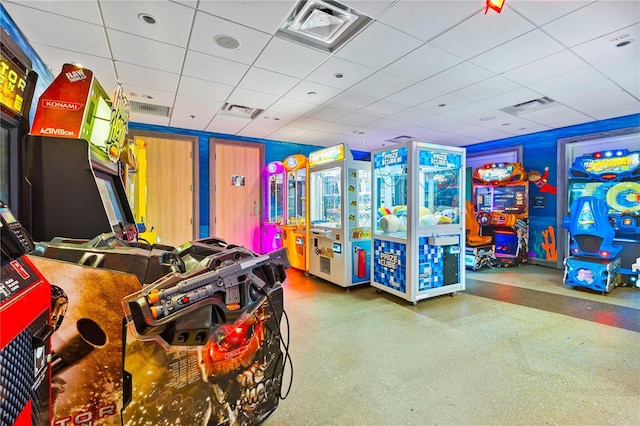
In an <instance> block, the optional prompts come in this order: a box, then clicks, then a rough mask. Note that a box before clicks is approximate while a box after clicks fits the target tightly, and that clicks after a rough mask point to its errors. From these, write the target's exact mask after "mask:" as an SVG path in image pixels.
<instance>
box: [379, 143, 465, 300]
mask: <svg viewBox="0 0 640 426" xmlns="http://www.w3.org/2000/svg"><path fill="white" fill-rule="evenodd" d="M372 155H373V157H372V158H373V162H372V167H373V208H374V209H375V211H376V221H375V225H374V226H373V249H372V250H373V262H372V265H371V267H372V280H371V285H372V286H373V287H375V288H376V291H386V292H389V293H391V294H394V295H396V296H398V297H401V298H403V299H405V300H408V301H409V302H412V303H413V304H414V305H415V304H416V302H417V301H419V300H422V299H426V298H428V297H433V296H439V295H443V294H451V295H453V294H454V293H455V292H456V291H462V290H464V287H465V286H464V282H465V281H464V275H465V269H464V262H463V259H462V257H461V256H462V254H463V253H464V246H465V228H464V216H462V215H461V214H460V200H463V199H464V196H463V194H464V193H463V191H464V187H465V182H464V177H465V173H464V171H465V151H464V149H462V148H454V147H449V146H440V145H434V144H429V143H423V142H416V141H411V142H407V143H404V144H400V146H396V145H394V148H393V149H383V150H377V151H373V153H372Z"/></svg>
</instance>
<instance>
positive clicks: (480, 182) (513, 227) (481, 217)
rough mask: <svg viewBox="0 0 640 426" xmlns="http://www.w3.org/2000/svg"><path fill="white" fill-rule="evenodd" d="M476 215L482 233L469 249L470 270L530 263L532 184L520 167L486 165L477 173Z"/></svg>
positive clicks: (468, 264)
mask: <svg viewBox="0 0 640 426" xmlns="http://www.w3.org/2000/svg"><path fill="white" fill-rule="evenodd" d="M473 215H474V216H475V221H476V222H477V223H478V225H479V226H480V231H479V233H478V235H476V236H474V238H472V239H471V242H472V244H470V245H469V246H468V247H467V248H466V253H465V266H466V267H467V268H470V269H473V270H477V269H479V268H481V267H482V266H490V267H493V266H504V267H506V266H513V265H521V264H523V263H525V262H526V261H527V247H528V244H529V219H528V218H529V182H528V181H527V175H526V173H525V171H524V168H523V167H522V165H521V164H520V163H492V164H485V165H484V166H482V167H479V168H477V169H475V170H474V172H473ZM474 225H475V224H474ZM467 230H468V232H469V231H472V230H473V227H470V226H469V225H468V226H467Z"/></svg>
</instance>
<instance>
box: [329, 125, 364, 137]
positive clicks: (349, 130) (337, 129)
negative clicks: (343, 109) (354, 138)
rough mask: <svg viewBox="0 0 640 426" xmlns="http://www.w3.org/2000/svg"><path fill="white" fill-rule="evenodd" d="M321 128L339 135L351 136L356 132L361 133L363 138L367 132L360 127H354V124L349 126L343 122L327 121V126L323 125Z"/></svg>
mask: <svg viewBox="0 0 640 426" xmlns="http://www.w3.org/2000/svg"><path fill="white" fill-rule="evenodd" d="M320 130H322V131H325V132H331V133H337V134H339V135H345V136H351V135H354V134H358V135H360V133H361V135H360V138H363V137H364V136H363V135H364V134H365V132H364V131H363V130H362V129H359V128H354V126H349V125H346V124H341V123H335V122H333V123H327V124H326V125H325V126H323V127H322V128H321V129H320Z"/></svg>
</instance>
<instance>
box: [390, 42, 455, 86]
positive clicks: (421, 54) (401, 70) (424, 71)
mask: <svg viewBox="0 0 640 426" xmlns="http://www.w3.org/2000/svg"><path fill="white" fill-rule="evenodd" d="M463 61H464V59H462V58H459V57H457V56H454V55H452V54H451V53H448V52H445V51H444V50H441V49H438V48H437V47H433V46H430V45H428V44H425V45H423V46H421V47H419V48H417V49H416V50H414V51H413V52H411V53H408V54H407V55H405V56H403V57H401V58H399V59H398V60H397V61H395V62H394V63H392V64H390V65H388V66H387V67H385V68H384V72H387V73H389V74H393V75H397V76H398V77H402V78H406V79H407V80H411V81H414V82H418V81H421V80H424V79H425V78H428V77H431V76H432V75H435V74H437V73H439V72H441V71H444V70H446V69H448V68H451V67H453V66H454V65H457V64H459V63H461V62H463Z"/></svg>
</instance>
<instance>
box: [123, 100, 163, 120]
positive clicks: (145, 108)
mask: <svg viewBox="0 0 640 426" xmlns="http://www.w3.org/2000/svg"><path fill="white" fill-rule="evenodd" d="M129 104H130V107H131V112H136V113H139V114H147V115H157V116H160V117H170V116H171V107H168V106H165V105H156V104H148V103H145V102H138V101H129Z"/></svg>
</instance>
